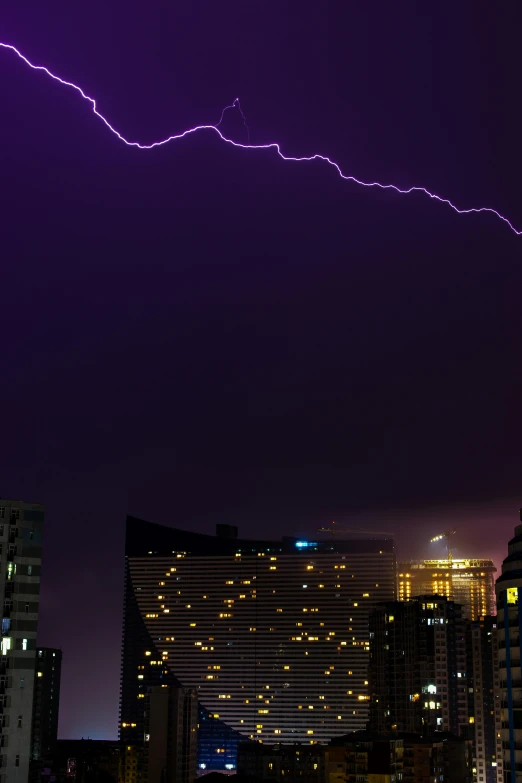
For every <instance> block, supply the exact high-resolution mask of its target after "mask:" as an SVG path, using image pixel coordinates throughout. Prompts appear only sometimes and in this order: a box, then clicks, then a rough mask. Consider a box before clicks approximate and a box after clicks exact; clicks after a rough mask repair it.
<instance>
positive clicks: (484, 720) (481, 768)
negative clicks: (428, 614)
mask: <svg viewBox="0 0 522 783" xmlns="http://www.w3.org/2000/svg"><path fill="white" fill-rule="evenodd" d="M469 644H470V649H469V653H470V656H471V666H470V671H469V675H470V676H469V678H468V679H469V686H470V687H469V690H470V691H471V693H470V717H469V720H470V724H471V726H470V727H471V728H472V729H473V733H472V734H471V736H472V738H473V740H474V745H473V754H474V764H473V766H474V768H475V770H476V771H475V780H476V781H477V783H504V772H503V760H502V740H501V728H502V722H501V717H500V678H499V666H498V640H497V618H496V617H482V618H481V619H480V620H477V621H476V622H474V623H472V624H471V627H470V629H469Z"/></svg>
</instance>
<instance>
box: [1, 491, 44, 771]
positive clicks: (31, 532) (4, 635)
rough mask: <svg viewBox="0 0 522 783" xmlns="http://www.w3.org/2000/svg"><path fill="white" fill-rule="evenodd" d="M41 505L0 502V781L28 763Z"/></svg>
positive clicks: (22, 769) (41, 522)
mask: <svg viewBox="0 0 522 783" xmlns="http://www.w3.org/2000/svg"><path fill="white" fill-rule="evenodd" d="M43 526H44V507H43V506H41V505H40V504H38V503H23V502H22V501H18V500H6V499H4V498H0V606H1V607H2V628H1V644H0V719H1V720H0V783H11V781H23V782H24V783H25V781H26V780H27V779H28V777H29V766H30V760H31V726H32V718H33V693H34V684H35V656H36V632H37V627H38V611H39V606H40V603H39V601H40V597H39V596H40V569H41V564H42V533H43Z"/></svg>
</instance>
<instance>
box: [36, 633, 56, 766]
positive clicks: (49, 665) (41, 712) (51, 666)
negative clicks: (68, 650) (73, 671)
mask: <svg viewBox="0 0 522 783" xmlns="http://www.w3.org/2000/svg"><path fill="white" fill-rule="evenodd" d="M61 671H62V651H61V650H57V649H53V648H50V647H38V649H37V650H36V680H35V684H34V701H33V728H32V741H31V745H32V754H31V755H32V758H33V760H34V761H37V760H38V759H39V758H41V757H42V756H46V755H48V754H49V753H50V752H51V750H52V749H53V747H54V745H55V743H56V740H57V739H58V710H59V707H60V677H61Z"/></svg>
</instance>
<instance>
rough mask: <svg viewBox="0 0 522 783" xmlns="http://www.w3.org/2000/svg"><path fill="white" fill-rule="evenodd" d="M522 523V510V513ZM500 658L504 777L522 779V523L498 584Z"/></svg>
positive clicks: (514, 780) (515, 781)
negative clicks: (521, 644)
mask: <svg viewBox="0 0 522 783" xmlns="http://www.w3.org/2000/svg"><path fill="white" fill-rule="evenodd" d="M520 521H521V523H522V510H521V512H520ZM496 593H497V613H498V614H497V631H498V647H499V650H498V657H499V669H500V697H501V719H502V729H501V734H502V747H503V755H504V759H503V762H504V780H505V781H506V782H507V781H509V783H520V781H522V670H521V668H520V653H521V647H520V640H521V638H522V612H521V611H520V609H521V605H522V524H520V525H517V526H516V528H515V535H514V536H513V538H512V539H511V541H510V542H509V544H508V555H507V557H506V558H505V559H504V562H503V563H502V575H501V576H499V578H498V579H497V583H496Z"/></svg>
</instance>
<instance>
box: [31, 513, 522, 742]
mask: <svg viewBox="0 0 522 783" xmlns="http://www.w3.org/2000/svg"><path fill="white" fill-rule="evenodd" d="M500 508H502V511H500V512H499V511H497V510H496V507H493V509H492V510H491V511H490V514H486V515H484V516H483V517H481V516H480V514H478V512H477V511H476V510H473V509H470V508H467V509H463V508H459V509H456V510H455V512H454V513H453V514H452V515H450V516H449V518H448V516H445V517H442V512H440V511H437V510H434V511H433V512H432V513H427V514H425V517H424V520H423V521H424V526H423V527H424V530H425V533H422V534H421V535H419V539H420V541H419V544H418V546H419V549H418V550H412V548H411V547H412V544H411V540H410V541H407V540H406V537H407V538H410V534H409V533H405V532H404V531H403V533H402V537H401V532H400V529H399V533H398V535H397V536H395V537H394V540H395V542H396V546H395V554H396V558H397V561H398V562H399V561H400V558H401V552H402V551H409V552H410V557H412V556H413V555H414V554H415V552H416V551H417V552H418V551H419V550H420V552H421V553H422V554H427V555H429V554H435V553H437V554H439V555H440V556H444V555H445V544H444V542H441V543H440V544H431V543H430V538H431V537H432V535H433V534H434V533H436V531H437V530H439V529H441V523H442V521H443V519H444V521H445V522H450V523H451V524H450V526H451V525H455V526H456V527H457V528H458V532H457V535H456V536H455V540H454V542H453V546H454V547H455V552H456V553H458V554H460V555H465V554H466V552H469V551H470V550H472V551H474V552H475V554H476V555H477V556H482V557H484V556H485V555H486V553H487V552H488V550H489V548H488V546H487V545H485V544H480V545H479V544H477V543H475V544H474V545H471V544H470V545H469V546H468V547H467V548H466V550H465V551H462V550H463V544H462V541H461V539H462V528H460V527H459V520H460V521H461V522H463V521H464V520H465V519H466V518H467V516H466V515H470V516H471V520H472V522H471V524H472V529H473V525H474V524H477V523H479V524H481V525H482V526H483V529H484V533H486V534H487V528H489V529H490V530H491V531H493V530H494V536H492V538H493V540H494V541H498V542H499V543H498V554H497V556H496V557H495V558H494V559H495V562H496V563H497V564H498V565H497V568H498V572H497V574H496V575H495V576H496V577H498V575H499V574H500V566H501V563H502V560H503V558H504V555H505V540H507V537H509V530H510V529H511V528H512V525H513V514H514V509H515V508H516V503H515V501H514V500H513V501H511V502H510V503H506V504H504V505H503V506H501V507H500ZM410 513H412V512H410ZM413 513H414V512H413ZM401 516H402V515H397V519H400V518H401ZM414 516H416V518H417V519H419V516H418V514H415V513H414ZM407 517H408V515H407V514H406V518H407ZM499 518H500V519H502V520H503V527H502V530H505V534H504V541H503V540H502V537H501V536H500V535H499V531H498V528H497V529H494V527H493V526H494V524H495V523H498V520H499ZM342 519H343V516H342V515H341V516H339V515H337V524H338V525H339V527H341V522H340V520H342ZM350 519H352V520H354V521H353V522H352V524H354V526H355V527H360V526H361V525H366V526H367V528H368V529H372V530H373V529H375V528H377V527H378V526H379V520H381V526H382V518H381V517H380V515H372V516H371V518H370V519H367V518H366V517H365V516H364V515H360V514H354V515H353V516H351V517H350ZM236 521H238V522H241V520H236ZM468 524H470V523H468ZM323 525H324V526H326V525H328V520H327V518H326V517H324V519H322V520H321V525H320V526H323ZM386 526H387V527H392V528H393V527H394V525H393V524H391V525H390V524H388V525H386ZM199 527H200V528H201V527H203V526H202V525H200V526H199ZM307 528H308V532H307ZM295 529H296V528H295V526H293V525H292V524H291V523H288V531H285V534H286V532H288V535H292V533H295ZM272 530H273V533H272V535H274V536H275V535H277V534H278V533H280V531H281V528H280V526H279V525H274V526H273V528H272ZM314 530H315V527H314V525H313V524H312V523H310V524H309V525H308V526H307V527H301V528H300V532H301V536H302V537H305V538H306V537H308V538H311V537H312V534H313V531H314ZM122 532H123V531H122ZM200 532H202V533H207V534H210V535H212V534H213V533H214V530H213V527H212V523H211V522H209V523H208V524H207V525H205V526H204V529H202V530H200ZM338 535H340V536H343V535H345V534H342V533H339V534H338ZM397 540H399V541H402V543H401V546H400V547H399V545H398V544H397ZM123 543H124V542H123V536H122V540H121V547H122V549H121V552H120V555H121V558H120V568H119V569H116V571H115V572H113V574H112V576H113V577H114V582H115V581H116V579H119V580H120V581H119V584H118V585H116V584H113V585H112V587H111V592H112V599H109V603H112V609H111V611H112V612H113V613H114V615H115V617H116V618H117V621H116V622H117V624H116V627H115V628H114V630H113V633H112V634H111V643H110V644H111V646H110V647H107V646H106V647H105V650H104V654H105V655H106V656H111V657H112V665H111V670H112V672H113V674H112V680H111V682H110V684H109V694H108V695H107V696H106V702H105V703H106V705H107V706H106V708H105V710H106V712H105V715H104V718H103V720H101V719H99V720H93V721H92V722H91V723H90V724H88V725H87V730H86V731H84V729H83V725H82V722H81V721H80V723H75V722H74V719H73V720H72V721H71V718H70V717H69V716H68V714H67V710H68V707H67V701H68V698H67V697H69V698H71V697H72V696H73V694H74V693H75V692H76V691H77V688H78V680H77V678H76V677H75V676H74V675H73V674H72V675H71V676H70V679H69V680H67V679H66V680H65V682H66V686H65V687H67V689H68V690H67V694H66V695H65V696H64V697H63V698H62V702H63V703H62V711H61V713H60V730H59V736H60V737H62V738H64V739H66V738H73V737H74V736H90V737H91V738H93V739H114V738H115V737H116V736H117V730H118V706H117V701H118V693H119V687H120V686H119V667H120V651H121V647H120V640H121V623H122V620H121V616H122V615H121V611H122V608H123V594H122V591H121V584H122V583H123V582H122V580H123V573H124V569H123V563H124V558H123V549H124V547H123ZM408 545H409V546H408ZM423 546H424V547H425V549H424V551H423V550H422V548H421V547H423ZM437 550H438V551H437ZM489 551H490V550H489ZM50 557H52V554H51V555H50ZM105 585H106V579H103V580H102V583H101V586H100V587H101V590H102V591H103V593H102V592H100V596H101V595H102V594H104V593H105V590H106V587H105ZM91 587H92V586H89V587H88V591H87V593H86V597H87V596H89V599H90V596H91V593H92V590H91ZM45 588H46V586H45V576H44V582H43V598H42V602H43V605H42V613H43V616H44V622H46V613H45V610H46V605H47V602H46V592H45ZM75 600H76V598H75ZM103 600H104V605H105V606H106V604H107V597H106V596H105V598H104V599H103ZM55 611H56V603H54V602H53V601H52V599H51V603H50V605H49V613H50V619H51V617H54V616H55ZM46 625H47V627H45V626H44V627H42V623H40V628H39V638H40V636H41V637H42V638H43V639H44V640H45V642H46V644H48V645H50V644H51V642H52V643H53V644H55V645H56V644H60V645H62V644H63V645H64V647H65V650H67V647H68V645H67V639H66V637H64V636H62V639H61V641H60V640H58V639H57V638H56V635H55V634H53V632H52V631H51V630H50V629H49V627H48V626H49V622H48V621H47V623H46ZM71 663H73V664H74V662H70V664H71ZM71 668H72V667H71ZM65 671H67V656H66V658H65ZM90 699H91V703H92V704H93V709H94V710H96V709H97V705H98V704H99V700H98V698H93V697H92V695H91V697H90ZM73 704H74V701H73ZM107 715H109V716H110V718H109V719H108V720H107ZM67 723H69V725H72V726H73V728H72V730H69V731H67V729H64V728H63V727H64V725H67ZM84 725H85V724H84Z"/></svg>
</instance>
